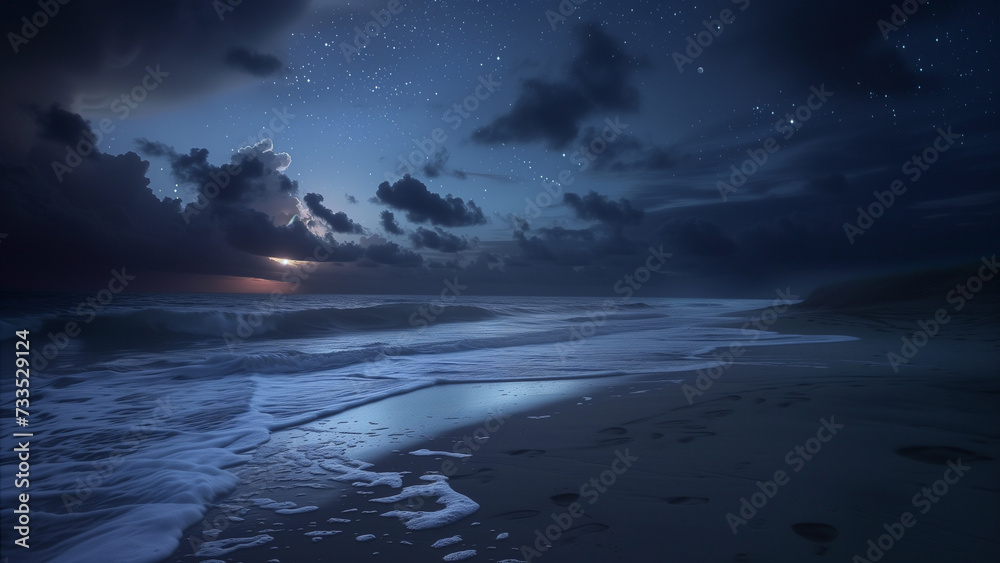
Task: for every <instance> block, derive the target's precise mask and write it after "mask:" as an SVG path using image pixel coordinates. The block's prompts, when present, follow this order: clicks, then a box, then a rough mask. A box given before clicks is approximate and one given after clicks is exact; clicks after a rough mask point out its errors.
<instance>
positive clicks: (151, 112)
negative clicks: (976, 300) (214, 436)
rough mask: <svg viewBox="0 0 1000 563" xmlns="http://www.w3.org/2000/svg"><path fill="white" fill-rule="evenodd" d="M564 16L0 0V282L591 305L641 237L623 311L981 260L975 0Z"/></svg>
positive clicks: (985, 89) (591, 0)
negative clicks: (633, 298) (557, 300)
mask: <svg viewBox="0 0 1000 563" xmlns="http://www.w3.org/2000/svg"><path fill="white" fill-rule="evenodd" d="M577 1H578V2H579V4H577V3H574V2H572V1H570V0H563V1H562V2H559V1H558V0H548V1H537V0H532V1H522V0H513V1H506V2H480V1H475V0H464V1H449V0H440V1H429V0H428V1H420V2H418V1H415V0H414V1H408V0H391V1H390V0H350V1H348V0H289V1H285V2H280V3H278V2H266V1H264V0H243V1H242V2H236V1H235V0H214V1H213V0H161V1H157V2H149V3H136V2H131V1H122V0H108V1H106V2H86V1H84V0H72V1H70V2H68V3H66V4H65V5H63V4H60V3H59V2H56V1H55V0H53V2H52V3H51V5H50V4H45V2H42V3H39V2H37V1H23V0H14V1H10V2H5V3H4V4H3V6H2V7H0V18H2V22H3V26H2V30H3V32H4V34H5V37H6V43H7V45H4V46H3V48H2V49H0V51H2V54H0V59H2V60H0V65H2V66H0V78H2V80H3V84H4V85H5V87H4V89H3V91H2V92H0V127H2V131H3V133H2V135H0V197H2V205H0V260H3V262H4V275H3V277H2V281H0V288H2V289H17V290H26V289H66V290H90V289H92V288H95V287H100V286H101V285H102V283H103V282H106V279H107V278H108V275H109V274H108V272H109V271H110V270H111V269H113V268H119V269H120V268H122V267H125V268H127V269H128V270H129V272H130V273H131V272H135V275H136V276H137V281H136V288H138V289H140V290H149V291H222V292H242V291H272V290H275V291H300V292H331V293H357V292H363V293H380V294H397V293H436V292H438V291H440V290H441V289H442V288H443V287H444V285H443V281H444V280H454V279H458V280H461V282H462V283H463V284H465V285H468V286H469V288H470V289H469V290H468V291H469V292H470V293H476V294H535V295H584V294H585V295H612V294H613V293H614V290H613V288H614V287H615V284H616V282H617V281H619V280H621V279H622V278H623V276H626V275H634V274H635V272H636V269H637V268H640V267H641V266H643V265H644V264H645V263H646V261H647V259H648V257H649V256H650V255H651V249H653V250H655V251H656V253H654V254H656V255H662V254H669V259H667V261H666V263H665V265H664V267H663V268H661V269H659V270H658V271H657V272H655V275H652V276H651V279H650V281H649V282H647V283H646V284H644V287H643V288H642V290H643V291H644V292H645V293H646V294H648V295H664V296H671V295H676V296H690V295H713V296H733V297H744V296H749V297H752V296H766V295H769V294H773V291H774V289H775V288H777V287H781V288H785V287H789V286H792V287H795V288H798V289H799V290H800V291H803V292H806V291H808V290H809V289H811V288H813V287H816V286H817V285H820V284H823V283H827V282H829V281H834V280H839V279H844V278H851V277H858V276H866V275H878V274H886V273H892V272H899V271H907V270H915V269H923V268H933V267H943V266H949V265H954V264H960V263H963V262H972V261H976V260H978V259H979V257H980V256H983V255H989V254H992V253H994V252H995V251H996V248H995V244H996V242H997V241H998V240H1000V236H998V234H1000V229H998V226H997V225H998V223H1000V222H998V221H997V220H996V217H997V212H998V211H1000V193H998V190H997V178H998V173H1000V143H998V135H997V131H998V124H1000V122H998V119H997V104H996V100H995V90H996V86H997V84H998V80H997V71H998V68H997V63H998V60H997V52H998V49H997V46H996V45H995V44H994V39H993V35H994V33H993V31H994V30H995V29H996V26H997V15H998V12H1000V9H998V8H997V6H996V5H995V4H994V3H991V2H987V1H985V0H982V1H972V0H965V1H954V2H942V1H931V2H926V3H921V2H919V1H918V0H909V1H908V2H895V3H894V2H888V1H887V2H878V1H875V2H873V1H871V0H845V1H842V2H826V3H811V2H810V3H806V2H801V1H798V0H770V1H768V0H714V1H709V2H705V1H678V2H652V1H641V0H633V1H623V2H611V1H608V0H603V1H602V0H584V1H579V0H577ZM43 4H45V6H43ZM46 6H48V10H49V12H55V13H54V14H53V13H46V12H45V9H46ZM56 8H58V10H57V11H56ZM914 159H916V160H914ZM890 197H891V200H890V199H889V198H890ZM859 208H860V210H859ZM657 253H658V254H657Z"/></svg>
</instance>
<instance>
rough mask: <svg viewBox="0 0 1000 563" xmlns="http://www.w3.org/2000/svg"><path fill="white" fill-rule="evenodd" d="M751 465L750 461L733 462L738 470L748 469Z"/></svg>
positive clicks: (734, 467)
mask: <svg viewBox="0 0 1000 563" xmlns="http://www.w3.org/2000/svg"><path fill="white" fill-rule="evenodd" d="M750 465H751V463H750V462H749V461H741V462H739V463H734V464H733V469H735V470H737V471H740V470H742V469H746V468H747V467H750Z"/></svg>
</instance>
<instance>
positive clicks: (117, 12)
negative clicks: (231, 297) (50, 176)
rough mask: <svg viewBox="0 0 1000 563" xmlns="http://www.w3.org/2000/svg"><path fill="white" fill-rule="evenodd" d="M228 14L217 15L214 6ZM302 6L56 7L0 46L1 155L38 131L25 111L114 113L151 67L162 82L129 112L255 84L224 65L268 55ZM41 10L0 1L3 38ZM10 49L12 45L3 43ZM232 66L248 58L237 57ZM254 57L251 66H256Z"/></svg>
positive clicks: (26, 2)
mask: <svg viewBox="0 0 1000 563" xmlns="http://www.w3.org/2000/svg"><path fill="white" fill-rule="evenodd" d="M220 5H221V6H224V7H225V10H221V11H220V10H218V6H220ZM308 5H309V0H288V1H286V2H281V3H274V2H250V1H247V2H243V3H241V4H240V5H239V6H236V7H230V6H229V4H227V3H225V2H205V1H203V0H170V1H166V0H165V1H162V2H134V1H132V0H104V1H101V2H59V6H58V9H59V13H58V14H57V15H56V16H54V17H52V18H51V19H50V21H49V22H48V24H47V25H46V26H45V27H44V31H41V32H40V33H38V34H37V35H36V36H34V37H32V38H30V39H29V40H28V42H27V43H25V44H19V45H18V48H17V49H13V48H11V46H10V45H9V44H8V45H7V48H5V49H0V83H2V84H5V85H14V84H16V85H17V87H16V88H14V87H6V88H3V89H0V130H3V131H19V132H21V134H20V135H3V136H0V150H3V151H4V152H7V153H13V154H17V155H18V156H19V157H21V158H23V157H24V156H25V153H26V151H27V149H28V148H29V147H31V146H32V144H33V143H34V138H35V136H36V135H37V133H38V129H39V128H38V125H37V121H36V119H35V117H34V115H32V112H31V110H30V108H32V107H42V108H46V107H49V106H51V105H52V104H54V103H58V104H61V105H62V106H63V107H65V108H67V109H69V110H71V111H74V112H77V113H82V112H86V113H84V115H87V116H88V117H93V116H109V117H120V115H117V114H115V113H113V112H112V102H113V101H114V100H115V99H117V98H118V97H120V96H121V95H122V93H125V92H128V91H130V90H131V89H132V88H134V87H135V86H136V85H137V84H138V83H140V81H141V80H142V78H143V76H144V75H145V74H146V73H147V72H148V71H147V68H153V69H154V70H155V69H158V70H159V72H160V73H163V74H162V75H160V76H162V82H161V83H159V84H158V86H157V88H156V89H155V90H154V91H151V92H150V93H149V94H150V95H149V96H148V97H147V98H146V99H145V100H144V101H143V102H142V104H139V106H138V107H137V108H132V109H133V111H134V112H142V113H146V114H149V113H153V112H155V111H158V110H160V109H163V108H166V107H170V106H172V105H174V104H175V103H176V102H177V101H179V100H188V99H193V98H196V97H198V96H200V95H204V94H206V93H209V92H212V91H216V90H220V89H230V88H234V87H237V86H240V85H245V84H246V83H247V81H249V80H253V79H255V77H254V76H252V75H249V74H247V72H246V71H247V70H248V69H247V68H246V65H244V67H243V68H242V69H240V70H237V69H236V68H234V67H233V66H232V64H231V63H229V62H227V58H228V55H229V54H230V53H233V52H236V53H239V51H238V50H237V51H234V49H241V48H243V49H244V50H245V47H246V46H247V45H253V46H254V47H255V49H258V50H272V49H275V48H278V47H279V46H280V42H281V41H282V40H284V39H285V37H287V35H286V34H285V32H286V31H287V28H288V27H289V26H290V25H291V24H292V23H293V22H295V21H296V20H298V19H299V17H300V16H301V15H302V14H303V13H304V11H305V9H306V8H307V6H308ZM37 11H39V4H38V1H37V0H6V1H4V2H0V22H2V23H3V26H2V28H3V30H4V34H5V39H9V38H8V36H7V34H8V32H17V33H19V30H20V29H21V27H22V24H21V23H20V22H21V18H22V17H24V16H30V15H31V14H33V13H35V12H37ZM5 43H9V41H5ZM235 57H236V59H235V60H238V61H243V60H244V59H246V57H244V56H241V55H235ZM255 60H256V59H254V57H252V56H251V57H250V58H249V60H248V61H244V62H249V63H250V66H251V67H252V68H254V69H258V70H262V69H263V68H264V67H266V65H264V66H259V65H258V66H256V67H255V66H253V65H254V61H255Z"/></svg>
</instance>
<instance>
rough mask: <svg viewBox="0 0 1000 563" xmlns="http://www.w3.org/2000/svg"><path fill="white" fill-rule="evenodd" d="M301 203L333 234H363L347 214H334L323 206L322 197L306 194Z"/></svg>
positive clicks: (341, 212)
mask: <svg viewBox="0 0 1000 563" xmlns="http://www.w3.org/2000/svg"><path fill="white" fill-rule="evenodd" d="M302 201H303V202H305V204H306V208H308V209H309V211H310V212H311V213H312V214H313V216H315V217H319V218H320V219H322V220H323V221H324V222H326V224H327V225H328V226H329V227H330V228H331V229H333V230H334V231H335V232H338V233H350V234H361V233H363V232H365V230H364V229H363V228H362V227H361V225H359V224H357V223H355V222H354V221H352V220H351V219H350V218H349V217H348V216H347V213H344V212H343V211H337V212H336V213H334V212H333V211H332V210H331V209H329V208H328V207H326V206H325V205H323V196H321V195H320V194H315V193H308V194H306V195H305V197H303V198H302Z"/></svg>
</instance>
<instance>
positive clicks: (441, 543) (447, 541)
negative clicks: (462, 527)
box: [431, 536, 462, 547]
mask: <svg viewBox="0 0 1000 563" xmlns="http://www.w3.org/2000/svg"><path fill="white" fill-rule="evenodd" d="M461 541H462V536H451V537H450V538H442V539H439V540H438V541H436V542H434V543H433V544H431V547H448V546H449V545H455V544H456V543H460V542H461Z"/></svg>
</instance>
